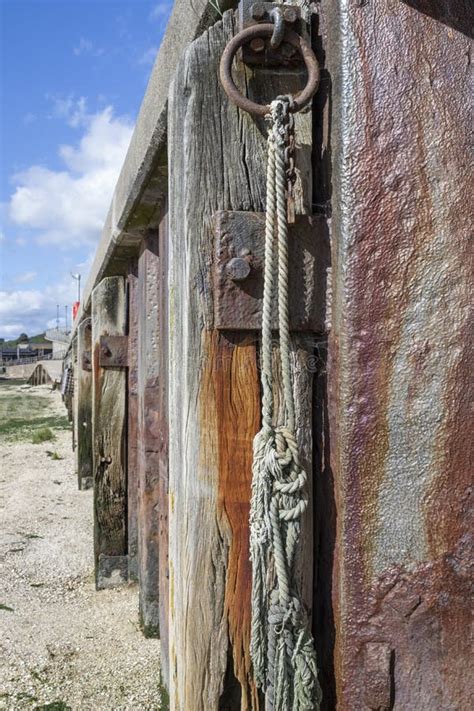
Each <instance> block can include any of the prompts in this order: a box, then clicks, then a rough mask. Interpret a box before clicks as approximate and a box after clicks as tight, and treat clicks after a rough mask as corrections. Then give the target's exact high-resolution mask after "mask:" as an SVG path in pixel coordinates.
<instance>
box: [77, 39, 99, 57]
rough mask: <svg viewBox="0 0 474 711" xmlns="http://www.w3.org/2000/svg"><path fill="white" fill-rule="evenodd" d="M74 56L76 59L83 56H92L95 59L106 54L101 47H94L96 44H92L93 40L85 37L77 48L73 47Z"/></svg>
mask: <svg viewBox="0 0 474 711" xmlns="http://www.w3.org/2000/svg"><path fill="white" fill-rule="evenodd" d="M72 51H73V52H74V54H75V55H76V57H79V55H81V54H92V56H93V57H100V56H101V55H102V54H104V51H105V50H103V49H101V48H99V47H94V43H93V42H91V40H89V39H86V38H85V37H81V39H80V40H79V44H78V45H77V47H73V50H72Z"/></svg>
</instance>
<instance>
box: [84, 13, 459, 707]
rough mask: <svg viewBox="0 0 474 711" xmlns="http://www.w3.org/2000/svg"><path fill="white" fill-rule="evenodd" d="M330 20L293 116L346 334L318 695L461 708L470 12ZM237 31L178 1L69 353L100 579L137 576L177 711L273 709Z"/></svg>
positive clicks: (306, 550)
mask: <svg viewBox="0 0 474 711" xmlns="http://www.w3.org/2000/svg"><path fill="white" fill-rule="evenodd" d="M298 4H300V3H298ZM301 5H304V7H306V6H307V3H304V4H303V3H301ZM315 7H317V9H318V11H319V15H318V18H313V23H312V24H313V45H314V47H315V50H316V52H317V55H318V59H319V61H320V64H321V66H322V81H321V86H320V90H319V93H318V95H317V96H316V98H315V100H314V102H313V109H312V112H309V113H306V114H304V115H301V116H299V117H298V124H297V142H298V149H297V165H298V169H299V182H298V184H297V189H296V193H297V194H296V206H297V207H296V211H297V214H298V215H299V216H300V218H299V219H300V224H302V223H303V222H304V224H307V223H308V219H309V220H310V223H309V224H310V225H311V226H312V230H313V233H312V234H313V236H314V241H315V243H316V244H317V249H316V262H317V268H315V271H314V274H315V275H316V276H315V279H316V280H317V283H318V288H314V289H313V290H312V291H311V294H313V295H314V296H313V297H312V298H314V299H315V300H318V304H316V306H317V308H316V312H317V313H318V314H321V313H323V314H324V315H325V321H324V320H323V319H320V320H319V321H318V325H317V327H314V330H312V331H311V332H309V331H308V332H306V333H294V334H293V336H292V344H293V352H294V372H293V377H294V382H295V393H296V396H297V407H298V418H299V419H298V438H299V441H300V446H301V448H302V451H303V453H304V458H305V463H306V466H307V468H308V471H309V472H310V474H311V479H312V492H311V496H312V504H313V510H312V517H311V516H310V517H308V520H307V522H306V527H305V540H304V544H303V546H302V551H301V558H302V563H301V569H302V570H301V580H302V584H303V586H304V590H305V600H306V603H307V605H308V607H309V608H311V610H312V615H313V630H314V635H315V639H316V643H317V647H318V649H317V651H318V660H319V669H320V680H321V685H322V688H323V705H322V707H321V708H324V709H326V710H327V711H329V710H332V709H343V710H345V711H353V710H354V709H395V710H396V711H402V710H405V709H411V708H413V709H415V708H416V709H418V708H419V709H422V708H440V709H441V708H442V709H453V710H454V709H464V708H466V709H467V708H469V707H470V699H471V698H472V693H473V690H472V688H471V687H470V680H469V679H468V675H467V674H466V668H468V660H469V656H470V651H469V649H468V645H467V635H466V633H465V631H466V629H467V626H468V615H469V606H470V602H469V601H470V598H469V593H468V585H467V582H468V562H469V561H468V556H469V547H468V537H469V525H468V516H469V508H468V493H469V475H470V474H469V466H468V458H469V454H470V452H472V445H471V443H470V441H469V438H468V435H467V433H468V431H469V427H468V400H469V398H468V395H469V391H468V390H469V389H468V383H469V365H470V362H471V361H470V358H471V356H470V353H471V351H470V350H469V346H470V342H471V341H470V334H469V328H468V320H467V319H468V312H469V274H468V265H469V260H468V249H467V239H468V236H469V233H470V231H471V230H472V215H471V214H469V204H470V200H469V198H470V185H471V183H470V179H471V178H472V176H470V175H469V172H468V165H467V161H466V154H468V146H467V137H468V135H469V129H470V125H471V117H470V115H469V105H470V101H469V98H470V93H469V84H468V69H469V67H470V64H469V61H468V57H469V55H470V51H471V44H470V40H469V37H468V35H469V33H470V28H472V16H471V15H472V13H471V11H470V10H469V8H468V7H467V4H466V3H461V2H460V3H456V2H453V3H431V4H429V3H425V2H416V1H415V0H413V1H412V0H410V1H408V0H407V2H393V1H392V0H380V2H377V3H365V2H354V3H352V2H340V3H336V4H335V3H334V2H332V1H329V0H322V2H321V3H318V4H317V5H316V6H315ZM222 9H226V8H222ZM305 17H307V15H306V16H305ZM236 31H237V27H236V20H235V18H234V16H233V14H232V13H230V12H229V13H226V14H224V17H223V18H222V19H219V17H218V15H217V13H216V12H215V10H213V8H212V7H211V6H210V5H208V4H206V3H204V2H202V0H199V1H198V2H197V3H194V4H193V6H192V12H191V11H190V6H189V4H188V3H187V2H180V1H178V2H177V3H176V5H175V9H174V13H173V16H172V18H171V20H170V23H169V27H168V31H167V33H166V36H165V38H164V40H163V44H162V47H161V49H160V52H159V54H158V57H157V61H156V64H155V67H154V69H153V73H152V77H151V80H150V84H149V86H148V89H147V93H146V95H145V98H144V102H143V105H142V109H141V111H140V114H139V117H138V121H137V126H136V129H135V133H134V135H133V138H132V143H131V146H130V149H129V152H128V154H127V158H126V161H125V164H124V166H123V169H122V172H121V175H120V178H119V181H118V184H117V188H116V191H115V193H114V197H113V200H112V204H111V207H110V210H109V213H108V216H107V219H106V223H105V227H104V231H103V234H102V237H101V240H100V244H99V246H98V249H97V253H96V257H95V260H94V264H93V267H92V270H91V274H90V277H89V280H88V282H87V284H86V287H85V290H84V295H83V300H82V304H81V310H80V312H79V314H78V317H77V318H76V321H75V326H74V331H73V333H72V340H73V344H72V349H71V352H70V358H71V359H72V363H73V366H74V368H75V373H76V375H75V385H76V387H75V390H74V398H75V404H74V408H73V409H74V412H75V419H76V427H75V431H76V433H77V434H76V436H77V438H78V447H77V451H78V452H83V453H84V454H83V455H81V457H83V458H84V459H83V460H81V461H78V471H79V470H80V468H81V467H82V466H83V465H84V471H89V472H90V469H91V467H92V478H93V480H94V501H95V559H96V580H97V585H98V588H101V587H108V586H110V585H115V584H120V583H123V582H124V581H125V580H126V579H127V576H129V577H130V579H133V580H135V579H138V584H139V586H140V616H141V622H142V625H143V629H144V631H145V633H146V634H159V635H160V637H161V640H162V653H161V663H162V677H163V684H164V685H165V686H166V687H167V689H168V691H169V698H170V708H171V709H173V711H181V710H183V709H186V711H187V709H192V710H193V711H194V709H196V711H199V710H201V709H202V710H203V711H204V709H206V711H207V710H208V709H215V710H216V711H217V709H224V708H225V709H232V710H233V709H236V710H237V709H263V708H265V702H264V700H263V699H262V697H261V695H260V694H259V693H258V692H257V691H256V689H255V685H254V683H253V679H252V669H251V665H250V660H249V604H250V603H249V580H250V565H249V562H248V520H247V516H248V504H249V495H250V475H251V473H250V467H251V445H252V438H253V436H254V434H255V432H256V430H257V429H258V426H259V405H260V390H259V380H258V357H259V346H258V334H257V333H256V332H255V330H251V329H250V328H248V326H247V325H246V324H245V323H244V322H242V323H241V326H240V328H238V329H237V330H236V329H235V327H234V326H233V330H232V331H230V330H226V322H225V320H224V321H222V322H219V325H218V326H216V323H215V320H214V319H215V316H216V313H218V311H217V310H216V309H217V307H216V303H218V300H219V298H220V293H219V291H218V289H219V287H218V283H219V280H218V278H217V277H216V273H215V271H214V270H215V269H216V264H217V263H218V262H219V258H220V255H221V254H222V249H223V245H224V246H225V247H226V248H228V246H229V244H230V245H231V246H232V241H231V240H232V239H234V237H233V234H232V229H230V228H229V229H225V230H223V229H220V228H219V225H223V224H226V225H229V224H231V223H232V220H234V221H235V220H239V221H240V222H239V224H241V225H243V226H244V227H243V228H242V230H241V231H240V233H239V234H240V235H242V231H243V233H244V235H245V234H246V233H245V230H247V231H248V235H250V233H252V235H253V236H252V239H254V238H255V239H256V240H258V233H256V232H255V229H253V228H252V229H251V228H250V227H249V225H250V224H253V225H255V223H256V222H258V219H260V218H258V217H257V218H255V217H253V218H252V219H250V218H249V219H247V218H246V216H245V214H244V215H243V216H242V214H243V213H245V212H247V213H248V212H252V213H262V212H263V210H264V206H265V182H264V181H265V176H264V169H265V126H264V125H263V124H262V122H261V121H260V120H259V119H254V118H253V117H251V116H249V115H247V114H245V113H242V112H240V111H239V110H237V108H236V107H235V106H233V105H232V104H230V102H229V100H228V99H227V97H226V96H225V95H224V93H223V91H222V89H221V87H220V86H219V83H218V78H217V77H218V64H219V59H220V56H221V54H222V51H223V49H224V47H225V45H226V43H227V42H228V41H229V39H230V38H231V37H232V36H233V35H234V34H235V33H236ZM234 76H235V78H236V81H237V82H238V83H239V85H240V86H242V87H246V90H247V91H248V92H249V93H250V94H251V95H252V97H253V98H254V100H257V101H263V100H264V97H265V101H266V100H268V96H267V94H265V92H267V93H268V92H269V91H270V93H271V94H272V95H275V94H276V93H283V92H284V91H288V90H289V89H288V87H290V89H291V90H294V85H293V84H292V82H296V81H298V80H299V76H298V72H297V71H296V72H295V71H292V72H289V73H287V72H285V71H282V70H278V69H274V68H273V69H268V68H267V69H264V70H260V69H258V68H257V69H255V68H253V69H248V68H247V69H246V68H245V67H244V66H243V64H242V63H241V62H237V63H236V66H235V69H234ZM303 217H304V220H303ZM301 220H302V222H301ZM245 225H247V226H246V227H245ZM219 230H220V231H219ZM298 230H299V228H298V224H297V225H296V226H295V232H294V240H295V242H296V243H297V244H298V239H302V232H301V231H298ZM255 234H257V236H256V237H255ZM249 239H250V237H249ZM329 264H330V266H329ZM302 283H303V282H302ZM300 292H305V294H303V296H304V297H306V296H307V293H306V292H307V290H306V289H301V288H300V289H294V293H293V296H294V298H295V299H298V298H301V293H300ZM321 299H322V304H320V303H319V300H321ZM313 306H315V304H313ZM235 312H237V313H238V308H237V306H235V308H234V313H233V316H235ZM219 314H220V312H219ZM89 319H90V321H89ZM253 328H254V326H253ZM81 329H82V331H81ZM275 347H276V348H277V347H278V346H277V345H276V346H275ZM327 352H329V354H328V358H326V353H327ZM79 371H80V373H81V377H79ZM79 412H80V413H82V414H81V415H80V416H79V414H78V413H79ZM82 438H85V439H86V440H87V441H86V442H82V443H81V439H82ZM84 476H86V475H85V474H84Z"/></svg>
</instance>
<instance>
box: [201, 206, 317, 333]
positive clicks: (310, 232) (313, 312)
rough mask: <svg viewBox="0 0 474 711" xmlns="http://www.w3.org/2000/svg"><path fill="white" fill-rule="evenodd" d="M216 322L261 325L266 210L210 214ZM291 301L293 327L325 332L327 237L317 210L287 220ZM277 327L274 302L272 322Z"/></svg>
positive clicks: (235, 327) (247, 327) (228, 326)
mask: <svg viewBox="0 0 474 711" xmlns="http://www.w3.org/2000/svg"><path fill="white" fill-rule="evenodd" d="M214 230H215V235H216V242H215V263H214V270H215V271H214V307H215V308H214V315H215V327H216V328H218V329H225V330H231V331H255V330H259V329H260V328H261V321H262V304H263V263H264V247H265V214H264V213H258V212H228V211H221V212H218V213H217V214H216V215H215V216H214ZM289 235H290V237H289V290H290V293H291V294H292V298H291V300H290V304H289V310H290V327H291V329H292V330H293V331H314V332H323V331H324V329H325V293H326V272H327V263H328V241H327V232H326V230H325V228H324V222H323V220H322V219H321V217H320V216H314V217H307V216H304V215H302V216H298V217H297V218H296V224H295V225H290V226H289ZM273 326H274V328H275V329H278V319H277V312H276V308H275V316H274V324H273Z"/></svg>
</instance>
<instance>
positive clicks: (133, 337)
mask: <svg viewBox="0 0 474 711" xmlns="http://www.w3.org/2000/svg"><path fill="white" fill-rule="evenodd" d="M127 305H128V329H127V330H128V377H127V421H128V430H127V514H128V515H127V520H128V528H127V531H128V536H127V537H128V578H129V580H135V581H137V580H138V440H137V437H138V349H139V341H138V319H139V314H138V265H137V260H136V259H133V260H132V262H131V263H130V265H129V270H128V277H127Z"/></svg>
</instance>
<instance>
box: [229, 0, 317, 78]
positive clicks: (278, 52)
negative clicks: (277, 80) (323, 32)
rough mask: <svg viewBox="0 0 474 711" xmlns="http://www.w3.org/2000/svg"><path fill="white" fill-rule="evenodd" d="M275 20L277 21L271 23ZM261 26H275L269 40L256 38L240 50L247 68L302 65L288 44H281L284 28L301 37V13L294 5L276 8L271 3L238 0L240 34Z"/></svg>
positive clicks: (294, 50) (283, 42)
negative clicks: (248, 66)
mask: <svg viewBox="0 0 474 711" xmlns="http://www.w3.org/2000/svg"><path fill="white" fill-rule="evenodd" d="M275 20H277V21H276V22H275ZM262 22H275V32H274V34H273V37H272V38H271V39H270V38H267V39H265V38H263V37H256V38H255V39H252V40H251V41H250V42H249V43H248V44H246V45H245V46H244V47H243V48H242V59H243V61H244V63H245V64H248V65H265V66H266V67H279V66H285V67H296V66H300V65H301V64H302V61H301V57H300V55H299V52H298V51H297V50H296V49H295V47H294V46H293V45H291V44H289V43H288V42H285V41H284V40H283V41H282V35H283V33H284V30H285V28H288V29H292V30H294V31H296V32H298V33H299V34H301V29H302V28H301V25H302V24H303V23H302V22H301V9H300V8H299V7H296V6H295V5H280V4H277V3H273V2H255V0H241V2H240V3H239V29H240V31H242V30H244V29H246V28H247V27H251V26H252V25H256V24H258V23H262Z"/></svg>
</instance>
